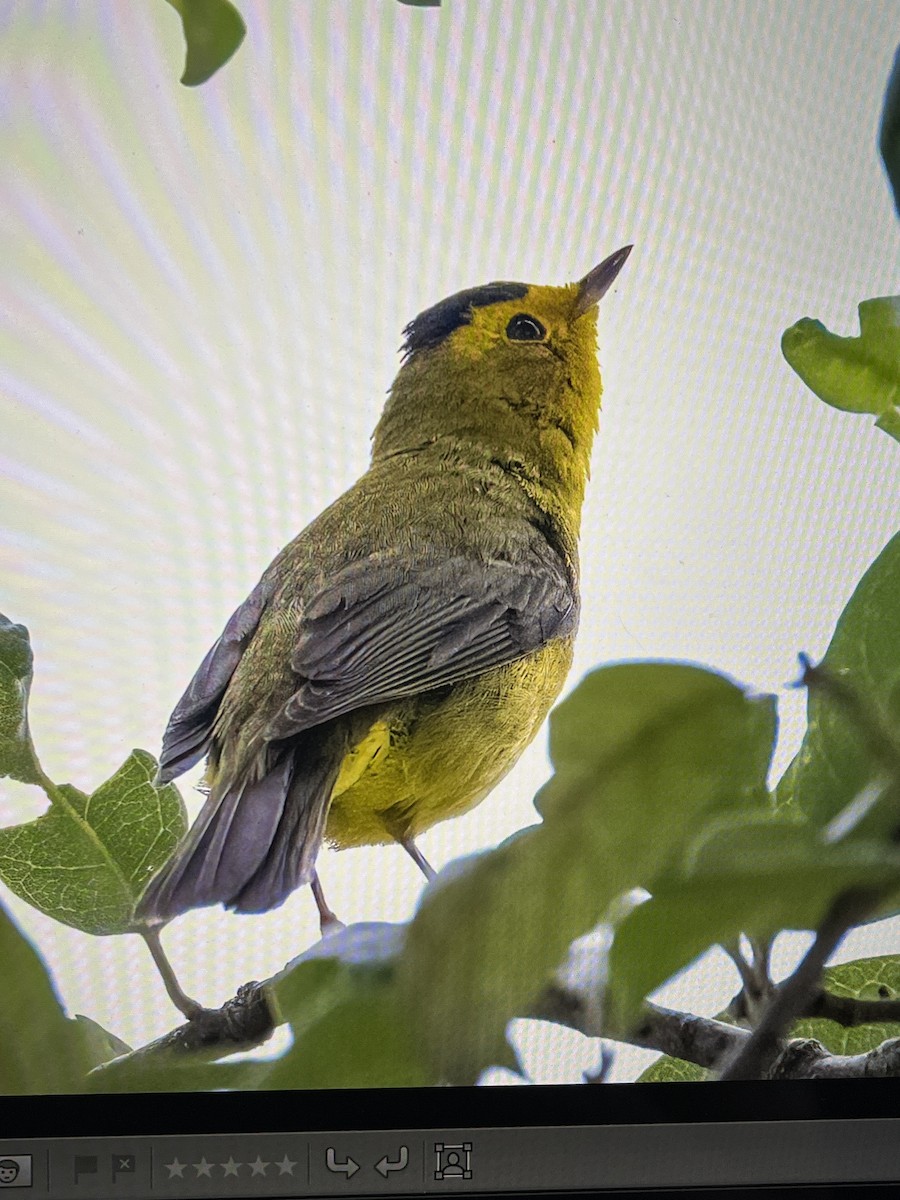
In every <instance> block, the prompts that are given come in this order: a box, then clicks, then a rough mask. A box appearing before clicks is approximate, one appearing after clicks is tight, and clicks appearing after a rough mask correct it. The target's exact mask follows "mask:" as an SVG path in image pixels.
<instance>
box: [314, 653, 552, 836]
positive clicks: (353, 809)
mask: <svg viewBox="0 0 900 1200" xmlns="http://www.w3.org/2000/svg"><path fill="white" fill-rule="evenodd" d="M572 642H573V639H572V638H559V639H557V640H555V641H552V642H550V643H548V644H547V645H546V646H543V647H542V648H541V649H540V650H538V651H536V652H535V653H533V654H530V655H528V656H527V657H525V658H522V659H519V660H518V661H516V662H513V663H508V664H506V665H504V666H502V667H497V668H494V669H493V670H491V671H487V672H485V673H484V674H483V675H479V676H476V677H475V678H474V679H470V680H466V681H465V682H463V683H458V684H453V685H452V686H450V687H446V688H442V689H440V690H439V691H437V692H426V693H423V694H422V695H420V696H415V697H412V698H410V699H408V700H404V701H402V702H400V703H398V704H396V705H394V706H393V707H392V708H391V709H390V711H388V712H384V713H380V714H379V715H378V717H377V718H376V719H374V720H373V722H372V724H371V726H370V727H369V729H368V730H367V731H366V733H365V734H364V735H363V737H361V738H360V739H358V740H357V741H356V743H355V744H354V745H353V747H352V748H351V749H350V751H349V752H348V753H347V755H346V756H345V758H344V760H343V762H342V764H341V769H340V773H339V775H338V780H337V783H336V785H335V788H334V791H333V793H332V803H331V809H330V811H329V816H328V824H327V831H326V837H327V838H328V840H329V841H330V842H331V844H332V845H334V846H335V847H337V848H339V849H345V848H348V847H350V846H363V845H376V844H381V843H386V842H391V841H394V840H399V839H401V838H405V837H416V836H418V835H419V834H420V833H422V832H424V830H426V829H429V828H430V827H431V826H432V825H435V824H437V823H438V822H439V821H444V820H447V819H448V818H451V817H456V816H459V815H461V814H462V813H464V812H467V811H468V810H469V809H471V808H473V807H474V806H475V805H476V804H478V803H479V802H480V801H481V800H483V799H484V797H485V796H486V795H487V794H488V792H490V791H491V790H492V789H493V788H494V787H495V786H496V784H498V783H499V782H500V780H501V779H502V778H503V777H504V776H505V775H506V774H507V773H508V772H509V771H510V770H511V768H512V767H513V766H514V765H515V763H516V761H517V760H518V759H519V757H520V755H521V754H522V752H523V751H524V750H525V748H526V747H527V746H528V745H529V743H530V742H531V741H532V740H533V739H534V737H535V735H536V733H537V732H538V730H539V729H540V727H541V725H542V724H543V722H544V719H545V718H546V716H547V713H548V712H549V710H550V708H551V706H552V704H553V702H554V700H555V699H556V697H557V696H558V695H559V692H560V691H561V689H562V686H563V683H564V682H565V678H566V675H567V674H568V671H569V668H570V666H571V664H572Z"/></svg>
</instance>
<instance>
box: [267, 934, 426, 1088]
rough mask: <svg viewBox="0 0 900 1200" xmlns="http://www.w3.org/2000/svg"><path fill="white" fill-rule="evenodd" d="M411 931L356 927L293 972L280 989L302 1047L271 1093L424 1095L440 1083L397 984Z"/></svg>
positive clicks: (282, 1011)
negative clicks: (389, 1090)
mask: <svg viewBox="0 0 900 1200" xmlns="http://www.w3.org/2000/svg"><path fill="white" fill-rule="evenodd" d="M404 933H405V927H404V926H400V925H390V924H384V923H371V924H365V925H362V924H361V925H357V926H350V927H349V928H347V929H344V930H341V931H340V932H339V933H336V934H332V935H329V936H328V937H326V938H323V940H322V941H321V942H320V943H318V945H316V946H314V947H313V949H312V950H311V951H308V952H307V953H306V954H304V955H301V956H300V958H299V959H298V960H297V961H296V962H295V963H294V964H291V965H289V966H288V968H287V969H286V970H285V971H283V972H282V973H281V975H280V976H278V977H277V979H276V981H275V983H274V986H273V988H272V996H273V999H274V1001H275V1007H276V1010H277V1012H278V1014H279V1016H280V1018H281V1019H282V1020H286V1021H288V1022H289V1023H290V1026H291V1032H292V1033H293V1036H294V1042H293V1045H292V1046H291V1048H290V1049H289V1050H288V1051H287V1052H286V1053H285V1054H284V1055H283V1056H282V1057H281V1058H280V1059H279V1060H278V1061H277V1062H276V1063H274V1064H273V1065H272V1067H271V1070H270V1073H269V1074H268V1075H267V1077H266V1081H265V1086H266V1087H267V1088H311V1087H314V1088H323V1087H422V1086H425V1085H427V1084H433V1083H436V1082H438V1081H437V1079H436V1077H435V1076H434V1074H433V1073H431V1072H429V1070H428V1068H427V1065H426V1063H425V1061H424V1060H423V1058H422V1055H421V1054H420V1053H419V1051H418V1050H417V1048H416V1046H415V1044H414V1042H413V1040H412V1037H411V1035H410V1031H409V1022H408V1020H407V1017H406V1014H405V1011H404V1007H403V1003H402V1001H401V999H400V997H399V995H398V993H397V989H396V986H395V982H394V975H395V965H394V964H395V959H396V954H397V952H398V950H399V948H400V947H401V946H402V940H403V937H404Z"/></svg>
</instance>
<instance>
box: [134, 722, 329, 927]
mask: <svg viewBox="0 0 900 1200" xmlns="http://www.w3.org/2000/svg"><path fill="white" fill-rule="evenodd" d="M303 749H305V750H307V753H301V749H300V747H290V748H287V749H285V750H284V751H283V752H282V753H281V755H280V756H278V757H277V759H276V761H275V762H274V763H272V764H271V766H270V768H269V770H268V771H267V773H266V774H265V775H263V777H262V778H261V779H258V780H255V781H253V782H245V783H241V784H231V785H230V786H229V785H225V786H224V787H219V786H214V787H213V789H212V791H211V792H210V795H209V797H208V799H207V801H206V803H205V804H204V806H203V809H202V810H201V812H200V815H199V816H198V818H197V820H196V821H195V822H194V824H193V826H192V827H191V828H190V830H189V831H188V833H187V834H186V835H185V837H184V838H183V839H182V841H181V843H180V844H179V846H178V847H177V848H176V850H175V853H174V855H173V856H172V858H171V859H170V860H169V861H168V863H166V865H165V866H164V867H163V868H162V870H161V871H160V872H159V873H158V874H157V875H155V876H154V878H153V879H152V880H151V881H150V884H149V885H148V887H147V889H146V891H145V892H144V894H143V896H142V897H141V900H140V903H139V904H138V908H137V916H138V918H139V919H143V920H145V921H149V922H151V923H153V924H162V923H163V922H165V921H169V920H171V919H172V918H173V917H176V916H178V915H180V914H181V913H184V912H187V911H188V910H189V909H192V908H202V907H204V906H206V905H210V904H224V905H225V906H226V907H227V908H233V909H235V910H236V911H237V912H266V911H268V910H269V909H271V908H276V907H277V906H278V905H279V904H282V903H283V902H284V901H285V900H286V899H287V897H288V896H289V895H290V893H291V892H292V891H293V890H294V889H295V888H297V887H299V886H300V885H301V884H303V883H308V882H309V880H310V879H311V877H312V872H313V866H314V863H315V859H316V855H317V853H318V850H319V847H320V845H321V842H322V836H323V834H324V831H325V821H326V818H327V816H328V807H329V804H330V800H331V791H332V788H333V787H334V781H335V778H336V776H337V770H338V767H339V764H340V757H338V759H337V762H336V763H335V761H334V758H333V757H332V756H330V755H327V754H322V753H315V752H314V753H312V754H309V753H308V750H309V747H308V745H307V746H306V747H304V748H303Z"/></svg>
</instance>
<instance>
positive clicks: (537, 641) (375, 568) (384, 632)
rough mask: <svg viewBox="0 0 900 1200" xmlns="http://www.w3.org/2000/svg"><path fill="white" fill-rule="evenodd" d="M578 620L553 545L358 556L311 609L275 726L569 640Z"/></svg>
mask: <svg viewBox="0 0 900 1200" xmlns="http://www.w3.org/2000/svg"><path fill="white" fill-rule="evenodd" d="M542 549H543V548H542ZM577 619H578V603H577V599H576V596H575V593H574V590H573V586H572V581H571V578H570V575H569V573H568V571H567V570H566V568H565V566H564V564H563V563H562V562H561V560H560V559H559V558H557V557H556V555H555V554H553V553H552V552H551V551H550V550H549V547H546V553H541V554H540V558H539V560H535V559H529V560H528V561H526V562H523V563H513V562H509V561H505V560H502V559H493V560H477V559H475V558H473V557H467V556H458V557H451V558H448V559H445V560H443V561H438V562H432V563H428V564H423V565H419V566H413V567H410V566H409V565H408V564H407V563H402V562H401V561H400V559H399V557H394V556H392V555H381V556H370V557H368V558H365V559H361V560H358V561H357V562H354V563H351V564H349V565H348V566H347V567H345V568H344V569H343V570H342V571H341V572H340V573H339V574H338V576H337V577H336V578H334V579H332V580H331V581H329V583H328V584H327V585H325V586H324V587H323V588H321V589H320V590H319V592H318V594H317V595H316V596H315V599H314V600H313V601H312V602H311V603H310V604H308V605H307V606H306V607H305V609H304V612H303V615H302V618H301V622H300V626H299V630H298V638H297V641H296V643H295V648H294V652H293V655H292V657H291V667H292V669H293V670H294V672H295V673H296V674H297V676H298V687H297V690H296V692H295V693H294V694H293V695H292V696H291V698H290V700H288V702H287V703H286V704H285V706H284V707H283V709H282V711H281V712H280V713H279V714H278V716H277V717H276V718H275V719H274V720H273V721H272V722H271V725H270V727H269V729H268V731H267V734H268V736H269V737H270V738H271V739H272V740H275V739H278V738H282V737H288V736H290V735H291V734H294V733H298V732H300V731H301V730H303V729H308V728H310V727H311V726H314V725H319V724H321V723H323V722H324V721H329V720H331V719H333V718H334V717H338V716H340V715H342V714H344V713H347V712H350V711H352V710H353V709H357V708H361V707H364V706H366V705H370V704H380V703H384V702H388V701H391V700H396V699H400V698H402V697H404V696H411V695H415V694H417V693H420V692H425V691H429V690H431V689H433V688H439V687H443V686H446V685H448V684H452V683H457V682H459V681H461V680H464V679H469V678H472V677H473V676H475V675H479V674H481V673H482V672H484V671H488V670H490V669H491V668H493V667H499V666H503V665H504V664H506V663H510V662H514V661H516V660H517V659H521V658H524V657H525V656H526V655H528V654H531V653H533V652H534V651H536V650H538V649H540V648H541V647H542V646H544V645H546V643H547V642H549V641H551V640H552V639H554V638H558V637H563V636H566V635H567V634H569V633H571V632H573V631H574V629H575V627H576V624H577Z"/></svg>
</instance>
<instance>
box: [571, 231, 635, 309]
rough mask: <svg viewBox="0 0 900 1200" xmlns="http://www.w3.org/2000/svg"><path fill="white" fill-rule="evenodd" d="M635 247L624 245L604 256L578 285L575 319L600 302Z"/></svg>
mask: <svg viewBox="0 0 900 1200" xmlns="http://www.w3.org/2000/svg"><path fill="white" fill-rule="evenodd" d="M633 249H634V247H633V246H623V247H622V249H621V250H617V251H616V252H615V254H611V255H610V256H609V258H604V260H603V262H602V263H600V265H599V266H598V267H594V269H593V271H588V273H587V275H585V277H584V279H582V281H581V282H580V283H579V285H578V295H577V296H576V297H575V315H574V317H573V320H577V319H578V318H579V317H583V316H584V314H585V313H586V312H587V311H588V310H589V309H591V308H593V307H594V305H595V304H599V303H600V301H601V300H602V299H603V297H604V296H605V295H606V293H607V292H608V291H609V289H610V288H611V287H612V284H613V280H614V279H615V278H616V276H617V275H618V274H619V272H620V271H621V270H622V268H623V267H624V265H625V259H626V258H627V257H628V255H629V254H630V253H631V251H632V250H633Z"/></svg>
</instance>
